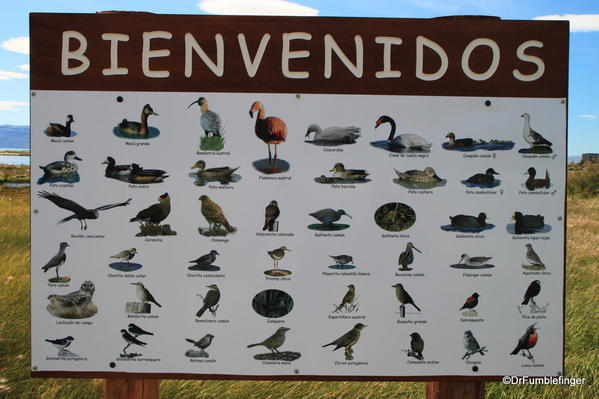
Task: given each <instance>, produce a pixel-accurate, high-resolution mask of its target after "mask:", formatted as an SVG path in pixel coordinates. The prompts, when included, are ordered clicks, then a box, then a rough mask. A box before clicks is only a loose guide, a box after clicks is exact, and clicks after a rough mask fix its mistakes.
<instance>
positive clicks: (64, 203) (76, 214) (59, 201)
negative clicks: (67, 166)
mask: <svg viewBox="0 0 599 399" xmlns="http://www.w3.org/2000/svg"><path fill="white" fill-rule="evenodd" d="M38 196H39V197H40V198H45V199H47V200H48V201H50V202H52V203H53V204H54V205H56V206H57V207H59V208H62V209H64V210H67V211H70V212H71V213H72V215H70V216H67V217H66V218H64V219H62V220H59V221H58V224H62V223H66V222H68V221H69V220H72V219H77V220H79V224H80V225H81V230H87V220H88V219H97V218H98V217H99V216H100V212H101V211H106V210H108V209H112V208H117V207H119V206H127V205H129V203H130V202H131V198H129V199H128V200H127V201H125V202H118V203H116V204H110V205H102V206H100V207H98V208H94V209H86V208H84V207H82V206H81V205H79V204H78V203H76V202H75V201H73V200H70V199H67V198H64V197H61V196H60V195H58V194H55V193H49V192H47V191H40V192H38Z"/></svg>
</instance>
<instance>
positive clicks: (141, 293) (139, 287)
mask: <svg viewBox="0 0 599 399" xmlns="http://www.w3.org/2000/svg"><path fill="white" fill-rule="evenodd" d="M131 285H134V286H135V294H136V295H137V297H138V298H139V300H140V301H142V302H143V303H146V302H152V303H154V304H156V306H158V307H159V308H161V307H162V306H161V305H160V304H159V303H158V302H157V301H156V299H154V296H153V295H152V294H151V293H150V291H148V289H147V288H146V287H144V285H143V284H142V283H141V282H139V281H138V282H136V283H131Z"/></svg>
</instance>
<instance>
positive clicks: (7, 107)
mask: <svg viewBox="0 0 599 399" xmlns="http://www.w3.org/2000/svg"><path fill="white" fill-rule="evenodd" d="M27 105H29V103H24V102H22V101H0V111H17V108H18V107H24V106H27Z"/></svg>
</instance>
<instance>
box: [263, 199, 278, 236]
mask: <svg viewBox="0 0 599 399" xmlns="http://www.w3.org/2000/svg"><path fill="white" fill-rule="evenodd" d="M280 214H281V211H280V210H279V203H278V202H277V201H275V200H272V201H270V204H268V205H267V206H266V209H265V210H264V227H262V231H266V230H268V231H273V230H274V224H275V221H276V220H277V218H278V217H279V215H280Z"/></svg>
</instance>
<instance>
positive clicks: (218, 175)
mask: <svg viewBox="0 0 599 399" xmlns="http://www.w3.org/2000/svg"><path fill="white" fill-rule="evenodd" d="M191 169H197V171H195V172H192V173H190V174H189V175H190V176H191V177H192V178H194V180H195V182H194V184H195V185H196V186H205V185H206V184H207V183H210V182H219V183H220V184H229V183H235V182H238V181H239V180H241V176H240V175H238V174H236V173H235V171H236V170H237V169H239V166H238V167H236V168H230V167H228V166H220V167H218V168H208V169H206V161H204V160H202V159H200V160H199V161H197V162H196V163H194V164H193V166H192V167H191Z"/></svg>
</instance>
